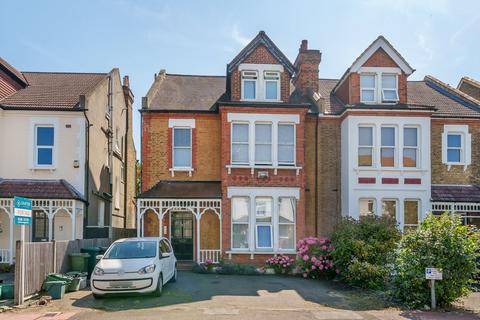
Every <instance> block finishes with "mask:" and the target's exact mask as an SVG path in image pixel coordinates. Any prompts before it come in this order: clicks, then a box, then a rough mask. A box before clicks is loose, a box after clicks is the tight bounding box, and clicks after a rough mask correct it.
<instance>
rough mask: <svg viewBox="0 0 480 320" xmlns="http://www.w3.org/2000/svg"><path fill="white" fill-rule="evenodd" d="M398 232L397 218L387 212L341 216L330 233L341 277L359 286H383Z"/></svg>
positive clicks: (387, 276) (390, 266) (397, 239)
mask: <svg viewBox="0 0 480 320" xmlns="http://www.w3.org/2000/svg"><path fill="white" fill-rule="evenodd" d="M400 236H401V235H400V232H399V231H398V229H397V227H396V221H395V220H394V219H392V218H390V217H388V216H382V217H377V216H373V215H372V216H366V217H361V218H360V219H359V220H355V219H351V218H346V219H343V220H342V221H341V222H340V223H339V224H338V225H337V226H336V227H335V229H334V231H333V233H332V243H333V245H334V247H335V250H334V251H333V252H332V257H333V262H334V264H335V267H336V268H337V272H338V273H339V277H340V279H342V280H343V281H345V282H346V283H348V284H350V285H354V286H359V287H362V288H370V289H381V288H383V287H384V286H385V285H386V283H387V281H388V278H389V274H390V271H391V268H392V263H393V259H394V254H393V253H394V251H395V249H396V247H397V242H398V241H399V239H400Z"/></svg>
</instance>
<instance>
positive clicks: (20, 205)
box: [13, 197, 32, 224]
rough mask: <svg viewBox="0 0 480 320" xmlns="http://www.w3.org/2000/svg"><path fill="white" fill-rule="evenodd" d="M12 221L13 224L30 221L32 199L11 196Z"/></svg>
mask: <svg viewBox="0 0 480 320" xmlns="http://www.w3.org/2000/svg"><path fill="white" fill-rule="evenodd" d="M13 215H14V219H13V222H14V223H15V224H31V223H32V199H27V198H22V197H15V198H13Z"/></svg>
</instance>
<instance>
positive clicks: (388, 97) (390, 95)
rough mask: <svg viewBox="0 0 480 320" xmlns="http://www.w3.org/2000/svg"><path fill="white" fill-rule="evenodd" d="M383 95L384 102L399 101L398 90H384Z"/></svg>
mask: <svg viewBox="0 0 480 320" xmlns="http://www.w3.org/2000/svg"><path fill="white" fill-rule="evenodd" d="M382 93H383V100H385V101H396V100H398V96H397V91H396V90H383V91H382Z"/></svg>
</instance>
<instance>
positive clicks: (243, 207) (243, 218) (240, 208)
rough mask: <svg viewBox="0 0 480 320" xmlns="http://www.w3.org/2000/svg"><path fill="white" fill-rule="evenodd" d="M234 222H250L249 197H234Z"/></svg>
mask: <svg viewBox="0 0 480 320" xmlns="http://www.w3.org/2000/svg"><path fill="white" fill-rule="evenodd" d="M232 222H246V223H248V198H232Z"/></svg>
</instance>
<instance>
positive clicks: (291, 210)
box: [278, 198, 295, 223]
mask: <svg viewBox="0 0 480 320" xmlns="http://www.w3.org/2000/svg"><path fill="white" fill-rule="evenodd" d="M279 201H280V204H279V206H280V210H279V211H280V212H279V219H278V222H279V223H294V222H295V199H294V198H280V199H279Z"/></svg>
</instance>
